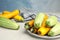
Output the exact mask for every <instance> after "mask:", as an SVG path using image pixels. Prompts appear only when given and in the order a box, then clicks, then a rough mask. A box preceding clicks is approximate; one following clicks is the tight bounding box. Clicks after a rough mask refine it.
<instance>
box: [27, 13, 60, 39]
mask: <svg viewBox="0 0 60 40" xmlns="http://www.w3.org/2000/svg"><path fill="white" fill-rule="evenodd" d="M52 15H54V16H56V17H57V18H58V21H59V22H60V16H58V15H57V13H56V14H55V13H49V14H48V16H52ZM27 32H28V33H29V34H30V35H32V36H35V37H38V38H45V39H55V38H60V35H57V36H53V37H51V36H39V35H37V34H34V33H31V32H30V31H29V30H27Z"/></svg>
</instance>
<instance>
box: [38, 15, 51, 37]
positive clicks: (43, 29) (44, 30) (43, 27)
mask: <svg viewBox="0 0 60 40" xmlns="http://www.w3.org/2000/svg"><path fill="white" fill-rule="evenodd" d="M47 19H48V16H47V15H45V17H44V20H43V23H42V25H41V27H40V28H39V29H38V34H39V35H41V36H44V35H45V34H47V33H48V31H49V30H50V28H49V27H46V20H47Z"/></svg>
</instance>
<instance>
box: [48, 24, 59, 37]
mask: <svg viewBox="0 0 60 40" xmlns="http://www.w3.org/2000/svg"><path fill="white" fill-rule="evenodd" d="M58 34H60V23H57V24H56V25H55V26H54V27H53V28H52V29H51V30H50V31H49V32H48V35H50V36H55V35H58Z"/></svg>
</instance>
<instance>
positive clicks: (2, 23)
mask: <svg viewBox="0 0 60 40" xmlns="http://www.w3.org/2000/svg"><path fill="white" fill-rule="evenodd" d="M0 27H4V28H8V29H16V30H17V29H19V25H18V24H17V23H16V22H13V21H11V20H10V19H7V18H4V17H0Z"/></svg>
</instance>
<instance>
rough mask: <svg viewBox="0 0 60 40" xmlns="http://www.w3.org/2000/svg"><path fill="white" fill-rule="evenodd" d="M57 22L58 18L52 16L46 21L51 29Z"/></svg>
mask: <svg viewBox="0 0 60 40" xmlns="http://www.w3.org/2000/svg"><path fill="white" fill-rule="evenodd" d="M57 22H58V20H57V17H56V16H50V17H49V18H48V19H47V21H46V25H48V26H49V27H53V26H54V25H55V24H56V23H57Z"/></svg>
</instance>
